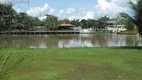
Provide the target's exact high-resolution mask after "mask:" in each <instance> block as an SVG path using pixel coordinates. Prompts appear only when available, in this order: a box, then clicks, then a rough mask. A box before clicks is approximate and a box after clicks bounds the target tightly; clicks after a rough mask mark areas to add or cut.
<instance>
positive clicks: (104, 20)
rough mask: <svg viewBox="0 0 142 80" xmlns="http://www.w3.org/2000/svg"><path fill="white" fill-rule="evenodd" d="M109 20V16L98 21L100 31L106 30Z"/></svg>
mask: <svg viewBox="0 0 142 80" xmlns="http://www.w3.org/2000/svg"><path fill="white" fill-rule="evenodd" d="M108 20H109V18H108V17H107V16H104V17H101V18H99V19H98V23H99V25H98V28H100V29H104V28H105V26H106V25H107V21H108Z"/></svg>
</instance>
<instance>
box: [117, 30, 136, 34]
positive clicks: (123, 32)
mask: <svg viewBox="0 0 142 80" xmlns="http://www.w3.org/2000/svg"><path fill="white" fill-rule="evenodd" d="M118 34H127V35H136V34H137V31H136V30H127V31H122V32H118Z"/></svg>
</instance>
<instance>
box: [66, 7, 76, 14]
mask: <svg viewBox="0 0 142 80" xmlns="http://www.w3.org/2000/svg"><path fill="white" fill-rule="evenodd" d="M74 12H75V9H73V8H68V9H67V10H66V14H69V15H70V14H73V13H74Z"/></svg>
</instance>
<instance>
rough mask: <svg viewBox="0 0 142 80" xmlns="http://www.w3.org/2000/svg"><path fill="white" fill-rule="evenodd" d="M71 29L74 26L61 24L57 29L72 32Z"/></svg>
mask: <svg viewBox="0 0 142 80" xmlns="http://www.w3.org/2000/svg"><path fill="white" fill-rule="evenodd" d="M73 27H74V25H72V24H65V23H63V24H60V25H59V27H58V29H60V30H72V29H73Z"/></svg>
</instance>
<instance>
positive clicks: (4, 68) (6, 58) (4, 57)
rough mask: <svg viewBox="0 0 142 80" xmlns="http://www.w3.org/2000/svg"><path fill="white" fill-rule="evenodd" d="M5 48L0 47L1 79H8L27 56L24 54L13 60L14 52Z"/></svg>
mask: <svg viewBox="0 0 142 80" xmlns="http://www.w3.org/2000/svg"><path fill="white" fill-rule="evenodd" d="M4 50H5V49H0V80H4V79H6V78H7V77H8V76H9V74H10V73H12V72H13V71H14V70H16V69H17V68H18V67H19V66H20V65H21V64H22V63H23V61H24V60H25V58H26V56H23V57H20V58H18V59H17V60H15V61H14V62H11V60H12V56H13V55H12V53H10V54H8V53H6V52H5V51H4Z"/></svg>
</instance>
